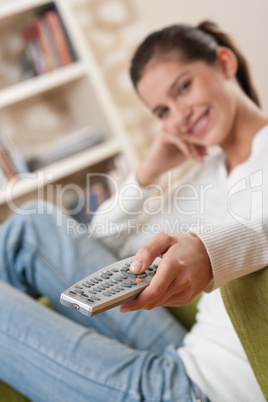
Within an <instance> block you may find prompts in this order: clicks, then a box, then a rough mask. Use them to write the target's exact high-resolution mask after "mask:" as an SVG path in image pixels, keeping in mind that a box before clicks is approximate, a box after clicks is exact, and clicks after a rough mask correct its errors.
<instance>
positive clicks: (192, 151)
mask: <svg viewBox="0 0 268 402" xmlns="http://www.w3.org/2000/svg"><path fill="white" fill-rule="evenodd" d="M206 155H207V152H206V149H205V148H204V147H201V146H196V145H192V144H188V143H186V142H184V141H183V140H182V139H181V138H180V137H179V136H177V135H174V134H169V133H166V132H164V131H160V132H159V133H158V135H157V136H156V138H155V140H154V142H153V144H152V146H151V148H150V150H149V153H148V155H147V157H146V159H145V160H144V161H143V162H142V163H141V165H140V166H139V168H138V170H137V172H136V177H137V180H138V182H139V184H140V185H141V186H144V187H146V186H148V185H149V184H152V183H154V182H156V181H157V180H158V179H159V176H160V175H161V174H162V173H164V172H166V171H168V170H169V169H172V168H174V167H176V166H178V165H179V164H180V163H182V162H183V161H184V160H185V159H187V158H189V159H194V160H197V161H198V162H203V158H204V156H206Z"/></svg>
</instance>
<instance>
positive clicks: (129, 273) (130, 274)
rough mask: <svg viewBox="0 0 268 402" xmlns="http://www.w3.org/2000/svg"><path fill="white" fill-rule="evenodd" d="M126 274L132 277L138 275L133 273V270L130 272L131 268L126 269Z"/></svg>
mask: <svg viewBox="0 0 268 402" xmlns="http://www.w3.org/2000/svg"><path fill="white" fill-rule="evenodd" d="M126 275H127V276H128V277H130V278H136V277H137V275H136V274H133V272H130V271H129V270H127V271H126Z"/></svg>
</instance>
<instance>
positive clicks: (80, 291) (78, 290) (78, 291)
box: [75, 288, 84, 293]
mask: <svg viewBox="0 0 268 402" xmlns="http://www.w3.org/2000/svg"><path fill="white" fill-rule="evenodd" d="M82 289H83V288H82ZM75 290H76V292H77V293H84V291H83V290H81V289H77V288H75Z"/></svg>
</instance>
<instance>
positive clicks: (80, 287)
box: [75, 285, 83, 289]
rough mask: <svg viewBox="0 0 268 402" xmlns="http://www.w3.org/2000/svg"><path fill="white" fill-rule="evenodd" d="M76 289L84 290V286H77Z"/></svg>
mask: <svg viewBox="0 0 268 402" xmlns="http://www.w3.org/2000/svg"><path fill="white" fill-rule="evenodd" d="M75 288H76V289H83V288H82V286H78V285H75Z"/></svg>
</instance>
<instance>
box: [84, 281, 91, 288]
mask: <svg viewBox="0 0 268 402" xmlns="http://www.w3.org/2000/svg"><path fill="white" fill-rule="evenodd" d="M82 285H83V286H84V287H85V288H90V287H91V286H90V285H88V284H87V283H84V282H83V283H82Z"/></svg>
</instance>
